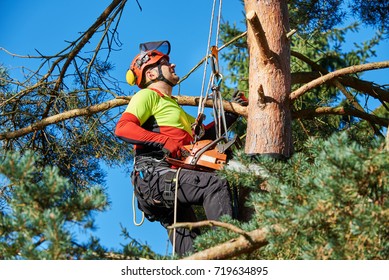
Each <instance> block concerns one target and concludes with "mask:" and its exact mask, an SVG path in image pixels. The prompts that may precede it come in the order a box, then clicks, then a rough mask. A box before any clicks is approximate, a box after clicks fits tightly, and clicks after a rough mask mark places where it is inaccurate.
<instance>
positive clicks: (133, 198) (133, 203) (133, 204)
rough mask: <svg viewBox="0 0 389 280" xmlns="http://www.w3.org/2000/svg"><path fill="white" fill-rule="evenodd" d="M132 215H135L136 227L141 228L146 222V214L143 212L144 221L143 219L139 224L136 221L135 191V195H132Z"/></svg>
mask: <svg viewBox="0 0 389 280" xmlns="http://www.w3.org/2000/svg"><path fill="white" fill-rule="evenodd" d="M132 213H133V221H134V225H136V226H137V227H139V226H141V225H142V224H143V222H144V221H145V213H143V212H142V219H141V221H140V222H139V223H138V222H137V221H136V207H135V190H134V191H133V193H132Z"/></svg>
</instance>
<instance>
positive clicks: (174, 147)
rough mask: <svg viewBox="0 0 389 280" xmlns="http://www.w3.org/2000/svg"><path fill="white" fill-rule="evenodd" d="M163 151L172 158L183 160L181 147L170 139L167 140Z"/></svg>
mask: <svg viewBox="0 0 389 280" xmlns="http://www.w3.org/2000/svg"><path fill="white" fill-rule="evenodd" d="M162 151H163V152H164V153H165V154H166V155H168V156H169V157H171V158H181V146H180V145H179V144H178V143H177V142H176V141H174V140H171V139H170V138H168V139H167V140H166V142H165V145H164V146H163V148H162Z"/></svg>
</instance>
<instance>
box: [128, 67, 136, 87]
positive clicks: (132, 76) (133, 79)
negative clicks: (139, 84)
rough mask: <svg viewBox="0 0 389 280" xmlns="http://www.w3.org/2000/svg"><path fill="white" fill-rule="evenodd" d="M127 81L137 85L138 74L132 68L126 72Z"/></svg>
mask: <svg viewBox="0 0 389 280" xmlns="http://www.w3.org/2000/svg"><path fill="white" fill-rule="evenodd" d="M126 81H127V83H129V84H130V85H131V86H133V85H135V82H136V76H135V74H134V72H133V71H132V70H131V69H130V70H128V71H127V73H126Z"/></svg>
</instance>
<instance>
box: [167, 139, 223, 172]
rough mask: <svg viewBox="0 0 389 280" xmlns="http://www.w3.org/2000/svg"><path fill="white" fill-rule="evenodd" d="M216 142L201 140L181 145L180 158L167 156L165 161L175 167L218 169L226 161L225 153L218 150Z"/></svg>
mask: <svg viewBox="0 0 389 280" xmlns="http://www.w3.org/2000/svg"><path fill="white" fill-rule="evenodd" d="M216 145H217V142H216V141H212V140H201V141H197V142H196V143H194V144H190V145H185V146H183V147H182V149H181V151H182V157H181V160H179V159H173V158H167V161H168V162H169V163H170V164H172V165H174V166H177V167H183V168H187V169H197V170H220V169H222V168H223V166H224V164H225V163H226V162H227V155H226V154H225V153H222V152H220V151H219V149H218V148H217V147H216Z"/></svg>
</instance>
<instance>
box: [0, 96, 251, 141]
mask: <svg viewBox="0 0 389 280" xmlns="http://www.w3.org/2000/svg"><path fill="white" fill-rule="evenodd" d="M176 99H177V102H178V103H179V104H180V105H189V106H196V105H198V104H199V99H200V98H198V97H192V96H177V97H176ZM130 100H131V96H119V97H117V98H116V99H112V100H109V101H106V102H103V103H100V104H97V105H92V106H88V107H84V108H79V109H73V110H70V111H66V112H63V113H59V114H57V115H54V116H50V117H47V118H44V119H42V120H40V121H37V122H35V123H33V124H31V125H29V126H27V127H24V128H21V129H18V130H15V131H10V132H3V133H0V140H4V139H14V138H18V137H21V136H24V135H26V134H28V133H31V132H34V131H37V130H41V129H43V128H45V127H46V126H48V125H52V124H56V123H59V122H61V121H64V120H68V119H72V118H76V117H81V116H90V115H93V114H96V113H98V112H102V111H106V110H109V109H112V108H115V107H118V106H122V105H126V104H128V102H129V101H130ZM212 105H213V102H212V100H211V99H209V100H207V101H206V103H205V106H206V107H212ZM223 106H224V109H225V111H227V112H232V113H236V114H238V115H241V116H247V110H246V107H244V106H241V105H239V104H238V103H232V102H228V101H223Z"/></svg>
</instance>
